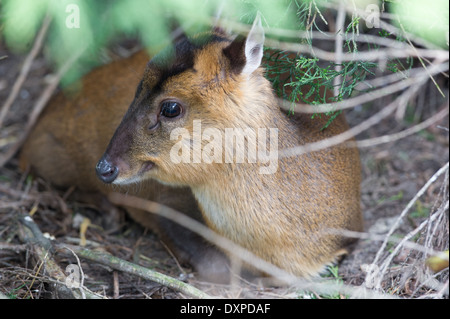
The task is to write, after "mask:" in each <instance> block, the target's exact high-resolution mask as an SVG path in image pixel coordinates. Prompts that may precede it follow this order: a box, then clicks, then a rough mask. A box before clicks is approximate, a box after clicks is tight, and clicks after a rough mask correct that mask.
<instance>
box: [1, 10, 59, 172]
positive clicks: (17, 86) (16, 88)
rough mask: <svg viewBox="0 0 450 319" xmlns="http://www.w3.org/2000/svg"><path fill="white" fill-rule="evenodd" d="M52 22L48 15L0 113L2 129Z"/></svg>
mask: <svg viewBox="0 0 450 319" xmlns="http://www.w3.org/2000/svg"><path fill="white" fill-rule="evenodd" d="M51 20H52V19H51V18H50V17H49V16H48V15H47V16H46V17H45V18H44V21H43V22H42V26H41V29H40V30H39V33H38V34H37V36H36V39H35V41H34V44H33V47H32V48H31V51H30V53H28V55H27V57H26V58H25V61H24V62H23V65H22V68H21V69H20V73H19V76H18V77H17V79H16V82H14V85H13V87H12V89H11V92H10V93H9V96H8V98H7V99H6V101H5V103H4V104H3V106H2V110H1V112H0V127H2V126H3V121H4V119H5V116H6V114H7V113H8V111H9V109H10V108H11V105H12V103H13V102H14V100H15V99H16V97H17V95H18V94H19V91H20V88H21V87H22V85H23V83H24V82H25V79H26V77H27V75H28V72H29V71H30V68H31V65H32V64H33V61H34V59H35V58H36V56H37V54H38V53H39V51H40V49H41V47H42V43H43V41H44V38H45V35H46V34H47V30H48V27H49V26H50V22H51ZM0 166H1V165H0Z"/></svg>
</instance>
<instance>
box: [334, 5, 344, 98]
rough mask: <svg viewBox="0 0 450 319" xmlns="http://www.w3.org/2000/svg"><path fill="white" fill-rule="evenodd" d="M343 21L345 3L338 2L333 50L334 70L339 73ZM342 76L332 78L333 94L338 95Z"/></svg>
mask: <svg viewBox="0 0 450 319" xmlns="http://www.w3.org/2000/svg"><path fill="white" fill-rule="evenodd" d="M344 23H345V4H344V2H342V1H341V2H340V4H339V9H338V13H337V18H336V30H335V31H336V40H335V42H334V51H335V52H336V61H335V62H336V66H335V71H336V73H339V72H340V71H341V70H342V64H341V63H342V61H341V56H342V52H343V45H344V38H343V37H342V34H343V33H344ZM341 79H342V76H341V75H340V76H337V77H335V78H334V82H333V85H334V96H338V95H339V85H340V84H341Z"/></svg>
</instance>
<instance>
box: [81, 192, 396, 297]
mask: <svg viewBox="0 0 450 319" xmlns="http://www.w3.org/2000/svg"><path fill="white" fill-rule="evenodd" d="M108 198H109V199H110V200H111V201H112V202H113V203H115V204H117V205H123V206H128V207H133V208H137V209H140V210H143V211H147V212H149V213H154V214H157V215H159V216H163V217H165V218H167V219H169V220H172V221H174V222H176V223H178V224H180V225H182V226H183V227H185V228H187V229H189V230H191V231H193V232H195V233H197V234H199V235H200V236H202V237H203V238H205V239H207V240H208V241H210V242H212V243H214V244H215V245H217V246H218V247H220V248H222V249H224V250H226V251H229V252H230V253H231V254H233V255H234V256H236V257H238V258H240V259H242V260H244V261H246V262H247V263H249V264H251V265H252V267H254V268H256V269H259V270H262V271H264V272H266V273H267V274H269V275H271V276H273V277H275V278H278V279H280V280H281V281H283V282H286V283H288V284H289V285H290V286H293V287H298V288H299V289H302V290H314V291H317V292H319V293H323V294H332V293H336V292H340V293H344V294H349V295H352V296H354V297H361V296H364V297H366V298H393V296H390V295H386V294H379V293H377V292H372V291H370V290H367V289H365V288H364V287H358V288H354V287H352V286H349V285H337V284H336V285H335V284H331V283H320V282H314V281H309V280H303V279H300V278H297V277H295V276H293V275H291V274H289V273H287V272H285V271H284V270H282V269H280V268H278V267H276V266H274V265H272V264H270V263H268V262H266V261H265V260H262V259H261V258H259V257H257V256H255V255H254V254H252V253H251V252H249V251H247V250H246V249H244V248H242V247H241V246H239V245H237V244H235V243H234V242H232V241H230V240H228V239H227V238H224V237H222V236H220V235H218V234H216V233H214V232H213V231H212V230H211V229H209V228H208V227H206V226H204V225H203V224H201V223H199V222H197V221H196V220H193V219H191V218H190V217H188V216H186V215H184V214H182V213H180V212H177V211H175V210H173V209H171V208H170V207H167V206H164V205H161V204H158V203H156V202H152V201H149V200H145V199H142V198H138V197H135V196H127V195H123V194H119V193H111V194H110V195H109V196H108ZM80 249H81V248H80ZM79 255H80V254H79ZM80 256H81V255H80Z"/></svg>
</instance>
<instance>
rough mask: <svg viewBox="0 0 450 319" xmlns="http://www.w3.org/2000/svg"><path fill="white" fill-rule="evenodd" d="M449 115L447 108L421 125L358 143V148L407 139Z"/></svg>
mask: <svg viewBox="0 0 450 319" xmlns="http://www.w3.org/2000/svg"><path fill="white" fill-rule="evenodd" d="M447 104H448V100H447ZM448 113H449V109H448V107H446V108H444V109H443V110H441V111H440V112H438V113H436V114H435V115H433V116H432V117H430V118H429V119H427V120H425V121H423V122H422V123H420V124H417V125H415V126H413V127H410V128H408V129H406V130H403V131H401V132H398V133H395V134H391V135H384V136H380V137H375V138H369V139H365V140H360V141H357V142H356V146H357V147H360V148H361V147H372V146H375V145H379V144H384V143H391V142H394V141H397V140H399V139H402V138H405V137H407V136H409V135H412V134H414V133H417V132H420V131H421V130H423V129H425V128H427V127H429V126H431V125H433V124H434V123H436V122H438V121H439V120H442V119H443V118H444V117H445V116H447V115H448Z"/></svg>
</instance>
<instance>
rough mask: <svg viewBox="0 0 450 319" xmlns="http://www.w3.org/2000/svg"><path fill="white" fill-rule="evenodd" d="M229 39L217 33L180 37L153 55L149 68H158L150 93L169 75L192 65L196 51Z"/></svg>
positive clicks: (159, 87)
mask: <svg viewBox="0 0 450 319" xmlns="http://www.w3.org/2000/svg"><path fill="white" fill-rule="evenodd" d="M225 41H230V40H229V39H228V38H226V37H224V36H221V35H218V34H211V33H209V34H203V35H199V36H197V37H194V38H187V37H186V36H184V37H182V38H181V39H180V40H179V41H177V42H176V43H175V45H174V46H172V47H169V48H167V49H166V50H164V51H162V52H161V53H160V54H158V55H157V56H155V57H154V58H153V59H152V60H151V61H150V63H149V66H148V67H149V68H155V69H157V70H158V73H159V79H158V81H157V82H156V84H155V85H154V86H153V88H152V89H151V92H152V93H151V94H154V93H157V92H160V91H161V89H162V87H163V85H164V83H165V82H166V81H167V79H169V78H170V77H173V76H176V75H178V74H181V73H183V72H184V71H186V70H188V69H192V68H193V67H194V57H195V54H196V51H198V50H201V49H202V48H204V47H205V46H206V45H208V44H211V43H215V42H225Z"/></svg>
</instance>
